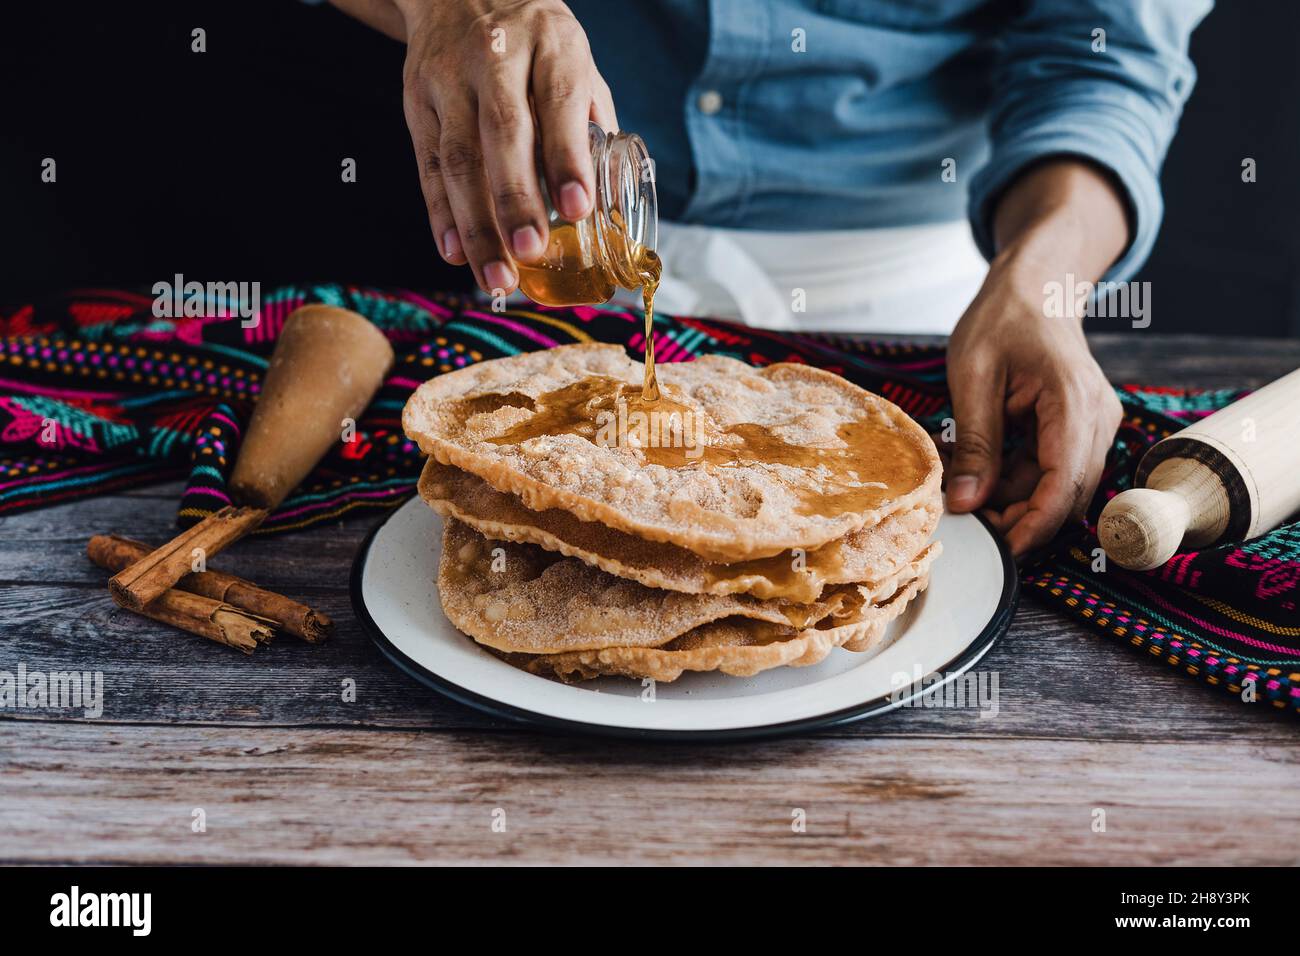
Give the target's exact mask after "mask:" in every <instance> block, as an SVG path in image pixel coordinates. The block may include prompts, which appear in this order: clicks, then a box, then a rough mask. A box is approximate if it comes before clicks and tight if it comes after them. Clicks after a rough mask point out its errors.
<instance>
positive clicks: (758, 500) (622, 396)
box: [402, 344, 943, 681]
mask: <svg viewBox="0 0 1300 956" xmlns="http://www.w3.org/2000/svg"><path fill="white" fill-rule="evenodd" d="M641 377H642V369H641V366H640V364H639V363H637V362H634V361H633V360H632V359H630V358H628V356H627V355H626V353H625V352H624V351H623V349H622V348H620V347H618V346H613V345H597V344H582V345H570V346H563V347H560V348H554V349H550V350H548V351H542V352H533V353H528V354H524V355H516V356H511V357H509V358H504V359H497V360H495V361H490V362H484V363H482V364H480V365H475V366H470V367H468V368H465V369H461V370H458V371H455V372H451V373H448V374H445V375H441V376H439V377H437V378H435V379H432V380H430V381H428V382H426V383H425V384H424V385H422V386H421V387H420V388H419V389H418V390H417V391H416V393H415V394H414V395H413V396H412V397H411V399H410V401H408V402H407V405H406V408H405V410H404V412H403V416H402V422H403V426H404V428H405V430H406V433H407V435H408V436H409V437H410V438H411V439H413V440H414V441H416V442H418V443H419V446H420V448H421V450H422V451H423V452H424V453H425V454H427V455H428V456H429V459H428V461H427V463H426V465H425V468H424V472H423V474H422V475H421V478H420V485H419V491H420V495H421V496H422V497H423V498H424V500H425V501H426V502H427V503H428V504H429V505H430V507H432V508H433V509H434V510H435V511H437V512H438V513H439V514H440V515H442V516H443V517H444V518H445V519H446V521H445V523H444V526H443V540H442V550H441V557H440V561H439V569H438V581H437V586H438V592H439V595H440V598H441V601H442V607H443V610H444V611H445V613H446V614H447V617H448V618H449V619H450V620H451V622H452V623H453V624H454V625H455V626H456V627H457V628H458V629H460V630H461V631H463V632H464V633H466V634H468V635H469V636H470V637H472V638H473V639H474V640H475V641H477V642H479V643H480V644H481V645H483V646H485V647H487V648H488V649H490V650H492V651H493V652H495V653H497V654H499V655H500V656H503V657H504V658H505V659H506V660H508V661H510V662H511V663H513V664H516V665H518V666H520V667H523V668H525V669H527V670H529V671H531V672H533V673H537V674H544V675H547V676H554V677H559V678H561V679H564V680H580V679H587V678H593V677H598V676H602V675H607V674H617V675H623V676H627V677H634V678H653V679H655V680H659V681H671V680H674V679H676V678H677V677H678V676H680V675H681V673H682V672H683V671H710V670H719V671H722V672H724V673H727V674H733V675H737V676H749V675H752V674H756V673H758V672H759V671H763V670H766V669H768V668H772V667H778V666H782V665H787V666H795V667H798V666H803V665H807V664H814V663H817V662H819V661H821V660H823V659H824V658H825V657H826V656H827V654H829V653H830V651H831V650H832V649H833V648H835V647H843V648H846V649H847V650H850V651H856V652H859V653H873V652H876V651H879V650H880V649H881V648H882V647H883V646H884V642H885V635H886V631H887V625H888V624H889V622H890V621H891V620H893V619H894V618H896V617H898V616H899V615H900V614H901V613H902V612H903V611H904V610H905V609H906V608H907V606H908V604H909V602H910V601H912V600H913V599H914V598H915V597H916V596H917V595H918V594H919V593H921V592H922V591H923V590H924V589H925V587H926V585H927V584H928V581H929V568H930V564H931V562H933V561H934V559H935V558H936V557H937V556H938V554H939V551H940V545H939V543H938V542H937V541H932V540H931V539H932V537H933V534H934V531H935V528H936V526H937V525H938V522H939V516H940V514H941V512H942V509H943V504H942V498H941V493H940V489H939V484H940V477H941V466H940V462H939V457H938V455H937V453H936V451H935V449H934V445H933V443H932V442H931V440H930V438H929V436H928V435H927V434H926V433H925V431H924V430H923V429H921V428H920V426H918V425H917V424H916V423H915V422H913V421H912V420H911V419H910V418H909V417H908V416H907V415H906V414H905V413H904V412H903V411H902V410H901V409H899V408H898V407H897V406H895V405H893V404H891V403H890V402H888V401H886V400H885V399H883V398H881V397H879V396H877V395H873V394H871V393H870V392H867V391H865V390H863V389H861V388H859V387H857V386H855V385H853V384H851V383H850V382H848V381H846V380H845V379H843V378H841V377H840V376H838V375H835V374H833V373H831V372H827V371H823V370H821V369H815V368H810V367H808V366H804V365H796V364H777V365H770V366H767V367H764V368H760V369H756V368H752V367H750V366H748V365H746V364H744V363H743V362H739V361H736V360H735V359H731V358H726V357H722V356H704V357H701V358H698V359H696V360H694V361H692V362H684V363H676V364H669V365H661V366H660V368H659V372H658V378H659V384H660V389H661V393H662V394H661V398H660V400H659V401H657V402H645V401H643V400H642V398H641V384H640V382H641Z"/></svg>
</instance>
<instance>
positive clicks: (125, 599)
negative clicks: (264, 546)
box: [108, 506, 268, 611]
mask: <svg viewBox="0 0 1300 956" xmlns="http://www.w3.org/2000/svg"><path fill="white" fill-rule="evenodd" d="M267 513H268V512H267V511H266V509H264V508H243V507H241V508H236V507H231V506H227V507H225V508H222V509H221V510H220V511H218V512H216V513H214V514H211V515H208V517H206V518H204V519H203V520H202V521H200V522H199V523H198V524H196V525H194V526H193V527H191V528H189V529H187V530H186V531H184V532H182V533H181V534H179V535H177V536H176V537H175V538H172V540H170V541H168V542H167V543H166V544H164V545H163V546H162V547H160V548H158V549H156V550H154V551H153V552H152V553H150V554H148V555H146V556H145V557H143V558H141V559H140V560H139V561H136V562H135V563H134V564H131V565H130V566H128V567H127V568H125V569H124V570H122V571H119V572H118V573H117V574H115V575H114V576H113V579H112V580H111V581H109V582H108V590H109V591H110V592H111V593H112V595H113V600H115V601H116V602H117V603H118V604H120V605H122V606H123V607H125V608H130V609H131V610H132V611H139V610H142V609H143V608H144V607H146V606H147V605H148V604H150V603H151V602H153V601H156V600H157V599H158V598H159V597H160V596H161V595H162V593H163V592H164V591H166V590H167V589H168V588H170V587H172V586H173V585H175V584H176V582H177V581H179V580H180V579H181V578H183V577H185V575H187V574H190V573H192V571H193V567H192V565H193V562H194V552H195V551H196V550H197V551H199V552H200V553H201V554H202V555H203V560H204V561H205V562H206V561H207V560H208V559H209V558H211V557H212V556H213V555H214V554H216V553H217V552H218V551H220V550H221V549H222V548H224V547H226V545H228V544H230V543H231V542H233V541H236V540H238V539H239V538H241V537H243V536H244V535H246V534H247V533H248V532H250V531H252V530H253V529H254V528H256V527H257V526H258V525H259V524H261V523H262V520H263V519H264V518H265V517H266V516H267Z"/></svg>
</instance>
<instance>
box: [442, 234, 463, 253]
mask: <svg viewBox="0 0 1300 956" xmlns="http://www.w3.org/2000/svg"><path fill="white" fill-rule="evenodd" d="M460 254H461V250H460V233H458V232H457V231H456V230H455V229H448V230H447V231H446V232H444V233H443V234H442V257H443V258H444V259H459V258H460Z"/></svg>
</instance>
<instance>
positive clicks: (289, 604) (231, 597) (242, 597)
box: [86, 534, 334, 644]
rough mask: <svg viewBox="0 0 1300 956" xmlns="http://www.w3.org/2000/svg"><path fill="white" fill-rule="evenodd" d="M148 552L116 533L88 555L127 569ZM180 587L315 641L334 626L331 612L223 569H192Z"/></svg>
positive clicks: (95, 542) (94, 544) (89, 547)
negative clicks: (318, 609) (315, 607)
mask: <svg viewBox="0 0 1300 956" xmlns="http://www.w3.org/2000/svg"><path fill="white" fill-rule="evenodd" d="M148 554H149V546H148V545H147V544H144V543H142V542H140V541H135V540H132V539H131V538H124V537H121V536H120V535H115V534H97V535H95V536H94V537H93V538H91V539H90V540H89V541H88V542H86V555H87V556H88V557H89V558H90V560H91V561H93V562H95V564H97V565H99V566H100V567H101V568H104V569H105V570H108V571H114V572H117V571H123V570H125V569H126V568H128V567H130V566H131V565H132V564H134V563H135V562H136V561H139V560H141V559H142V558H144V557H145V556H147V555H148ZM176 587H178V588H180V589H181V590H183V591H189V592H190V593H192V594H199V595H202V596H204V597H207V598H211V599H213V600H215V601H220V602H223V603H225V604H230V605H233V606H235V607H237V608H240V609H242V610H245V611H248V612H250V613H251V614H254V615H256V616H257V617H261V618H268V619H270V620H272V621H277V622H279V624H280V625H281V626H282V627H283V628H284V630H286V631H288V632H289V633H290V634H293V635H295V636H296V637H300V638H302V639H303V640H304V641H308V642H310V643H312V644H316V643H318V642H320V641H323V640H325V638H326V637H327V636H328V635H329V632H330V631H331V630H332V629H333V627H334V622H333V621H332V620H330V618H329V616H328V615H326V614H324V613H322V612H320V611H317V610H314V609H312V608H310V607H308V606H307V605H305V604H300V603H298V602H297V601H294V600H293V599H291V598H287V597H285V596H284V595H282V594H276V593H275V592H274V591H267V590H265V589H264V588H259V587H258V586H257V585H255V584H252V583H250V582H248V581H245V580H244V579H243V578H239V577H236V576H235V575H233V574H226V573H224V572H222V571H191V572H190V573H189V574H187V575H185V576H184V577H183V578H181V579H180V580H179V581H177V582H176Z"/></svg>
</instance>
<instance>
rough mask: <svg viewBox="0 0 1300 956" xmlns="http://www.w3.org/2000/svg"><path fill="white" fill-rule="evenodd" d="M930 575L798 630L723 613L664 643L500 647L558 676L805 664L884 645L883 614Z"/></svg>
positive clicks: (518, 662)
mask: <svg viewBox="0 0 1300 956" xmlns="http://www.w3.org/2000/svg"><path fill="white" fill-rule="evenodd" d="M928 583H929V582H928V579H927V578H924V577H921V578H914V579H912V580H911V581H910V582H908V584H907V585H906V586H904V587H903V588H901V589H900V590H899V591H897V592H895V594H894V595H893V596H892V597H890V598H889V599H888V600H887V601H885V602H884V603H883V604H879V605H872V604H863V605H862V607H860V608H859V609H858V611H857V613H856V614H854V615H849V616H850V617H852V618H853V620H847V621H846V620H844V619H843V618H840V617H830V618H826V619H824V620H823V621H822V622H821V623H819V624H818V625H817V626H816V627H812V628H804V629H802V630H800V629H797V628H793V627H788V626H783V625H780V624H772V623H769V622H767V621H755V620H750V619H748V618H734V617H733V618H726V619H725V620H721V621H714V622H712V623H709V624H705V625H702V626H700V627H697V628H695V629H694V630H692V631H690V632H689V633H687V634H684V635H682V636H681V637H679V638H677V639H676V640H674V641H671V642H670V643H668V644H665V645H664V646H663V647H609V648H604V649H602V650H592V651H577V652H571V653H565V654H545V655H527V654H505V655H501V656H503V657H504V658H505V659H506V660H507V661H508V662H509V663H511V664H514V665H515V666H516V667H522V668H523V669H524V670H527V671H529V672H530V673H533V674H539V675H542V676H553V677H558V678H559V679H560V680H564V681H579V680H590V679H591V678H594V677H603V676H609V675H617V676H623V677H631V678H635V679H644V678H647V677H649V678H651V679H653V680H656V681H664V682H668V681H674V680H676V679H677V678H678V677H680V676H681V674H682V672H683V671H714V670H719V671H722V672H723V673H724V674H731V675H733V676H735V677H752V676H753V675H755V674H757V673H759V672H760V671H765V670H770V669H771V668H773V667H781V666H787V667H806V666H808V665H809V664H817V663H820V662H821V661H823V660H825V658H826V655H827V654H829V653H830V652H831V649H832V648H834V647H845V648H849V649H851V650H854V651H858V652H860V653H874V652H877V651H879V650H883V648H884V647H885V643H884V640H883V639H884V637H885V632H886V630H887V628H888V626H889V622H890V621H892V620H894V619H895V618H897V617H898V616H899V615H900V614H902V613H903V611H904V610H905V609H906V608H907V605H908V604H909V603H910V602H911V601H912V599H913V598H915V597H916V595H917V594H919V593H920V592H921V591H924V590H925V588H926V585H927V584H928Z"/></svg>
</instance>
